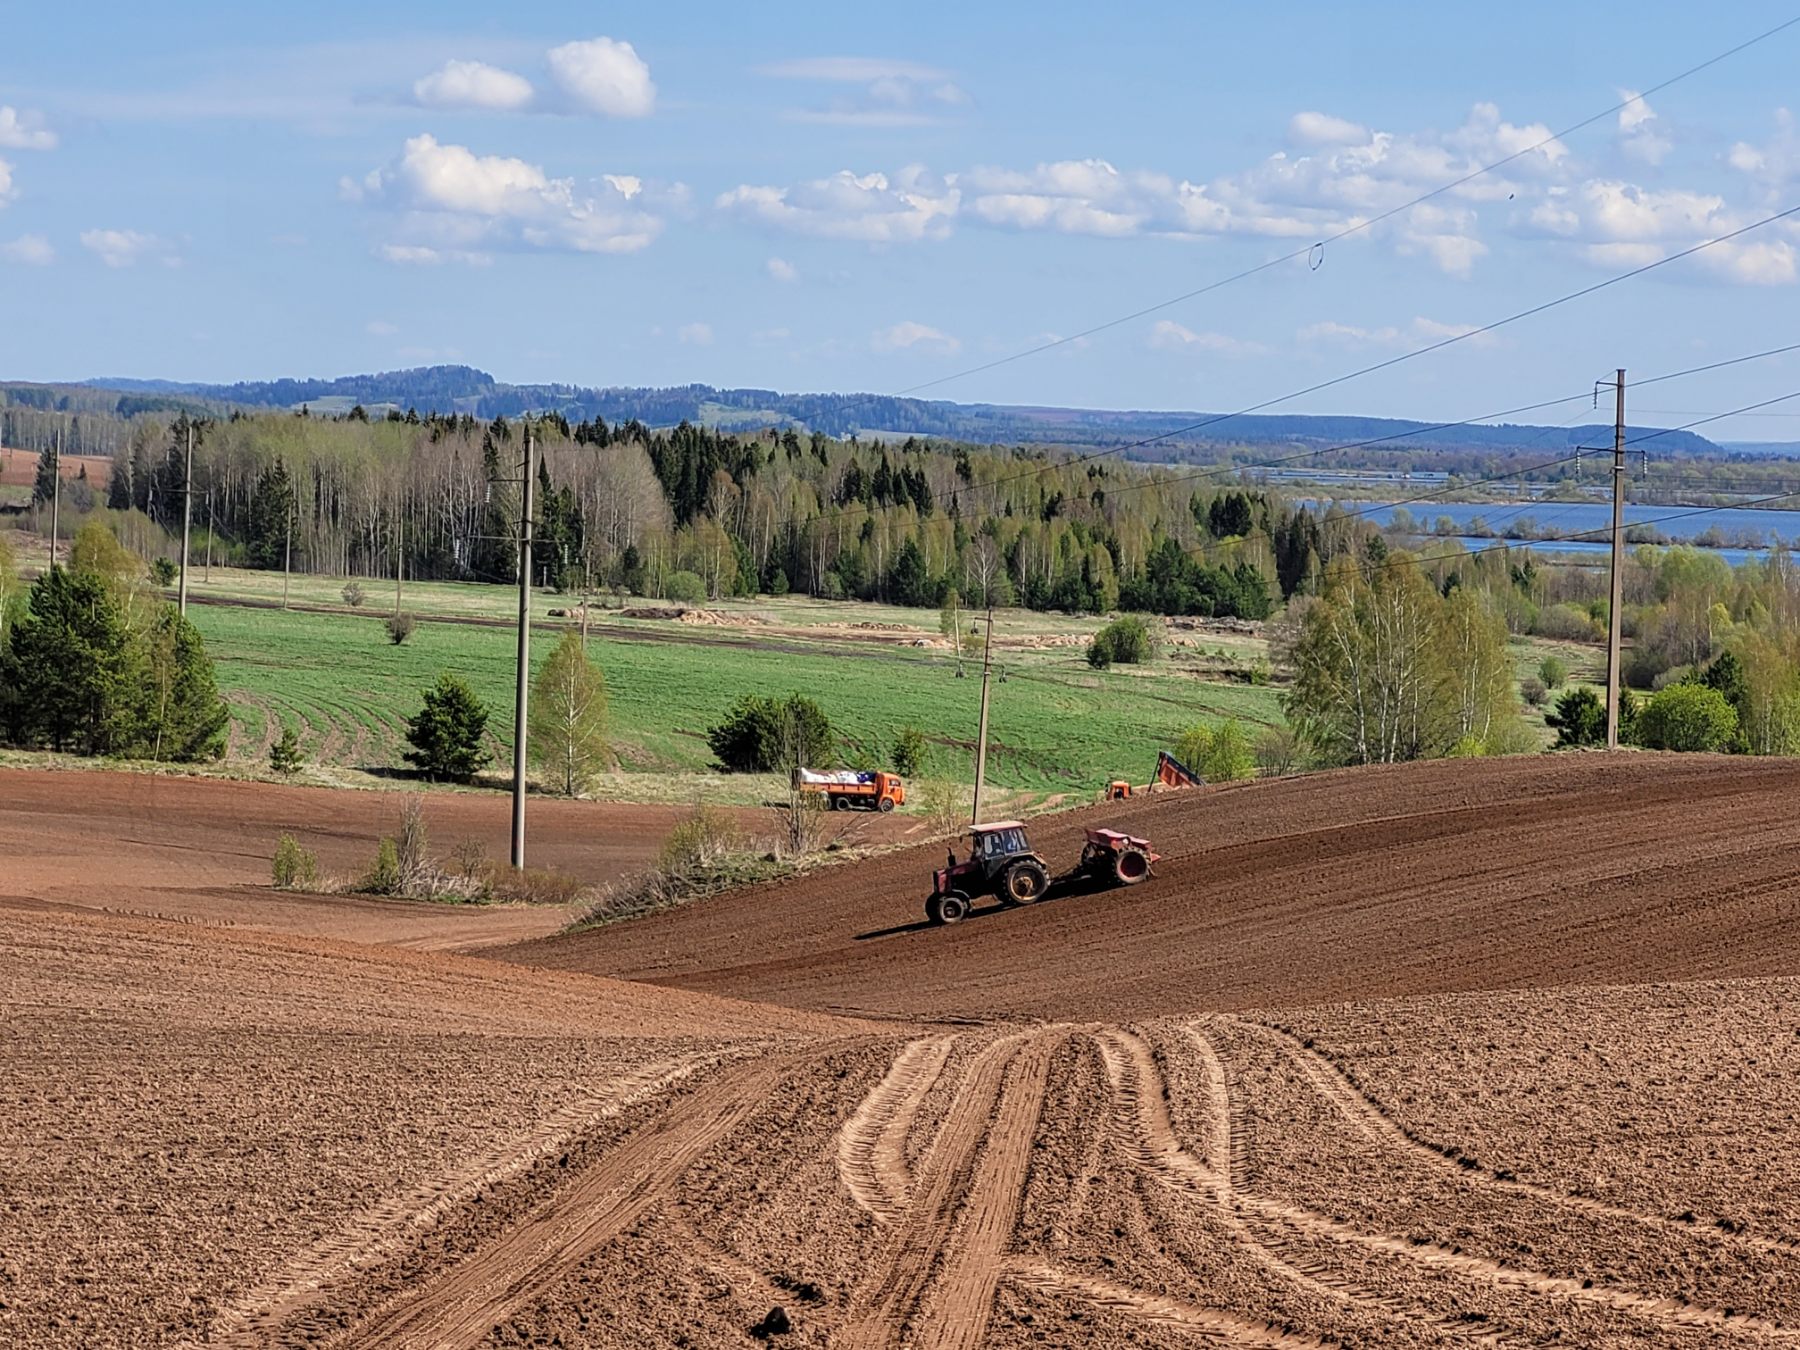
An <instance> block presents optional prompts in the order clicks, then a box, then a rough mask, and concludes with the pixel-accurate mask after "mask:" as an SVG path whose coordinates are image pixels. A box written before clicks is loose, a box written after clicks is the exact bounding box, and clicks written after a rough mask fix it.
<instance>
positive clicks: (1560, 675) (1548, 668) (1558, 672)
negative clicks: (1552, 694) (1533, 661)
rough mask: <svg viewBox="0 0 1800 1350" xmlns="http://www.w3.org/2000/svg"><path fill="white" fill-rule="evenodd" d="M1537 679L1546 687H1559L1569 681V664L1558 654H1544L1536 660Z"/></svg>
mask: <svg viewBox="0 0 1800 1350" xmlns="http://www.w3.org/2000/svg"><path fill="white" fill-rule="evenodd" d="M1537 677H1538V679H1540V680H1542V681H1543V682H1544V688H1546V689H1561V688H1562V687H1563V686H1564V685H1565V684H1567V683H1568V682H1569V665H1568V662H1566V661H1564V660H1563V659H1562V658H1561V657H1560V656H1546V657H1545V658H1544V659H1543V660H1542V661H1540V662H1538V668H1537Z"/></svg>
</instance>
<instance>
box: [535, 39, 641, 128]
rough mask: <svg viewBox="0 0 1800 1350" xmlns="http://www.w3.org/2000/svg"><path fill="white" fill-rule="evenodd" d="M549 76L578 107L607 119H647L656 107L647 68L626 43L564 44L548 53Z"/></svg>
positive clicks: (591, 40)
mask: <svg viewBox="0 0 1800 1350" xmlns="http://www.w3.org/2000/svg"><path fill="white" fill-rule="evenodd" d="M548 59H549V62H550V77H551V78H552V79H553V80H555V81H556V84H557V86H558V87H559V88H560V89H561V90H562V91H563V93H564V94H566V95H567V96H568V97H569V98H570V99H571V100H573V102H574V103H576V104H577V105H578V106H580V107H582V108H584V109H586V110H587V111H589V112H597V113H603V114H605V115H606V116H608V117H648V116H649V115H650V113H651V111H652V110H653V109H654V108H655V107H656V85H655V84H654V83H653V82H652V81H651V79H650V67H649V66H647V65H645V64H644V61H643V58H642V57H640V56H639V55H638V54H637V51H636V49H635V48H633V47H632V45H631V44H630V43H629V42H619V41H615V40H614V39H612V38H609V37H597V38H590V39H588V40H587V41H584V42H565V43H564V44H563V45H562V46H560V47H555V48H552V49H551V51H550V53H549V58H548Z"/></svg>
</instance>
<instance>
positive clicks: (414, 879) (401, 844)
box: [394, 795, 431, 893]
mask: <svg viewBox="0 0 1800 1350" xmlns="http://www.w3.org/2000/svg"><path fill="white" fill-rule="evenodd" d="M425 849H426V835H425V799H424V798H423V797H420V796H417V795H414V796H410V797H408V798H407V799H406V800H405V801H404V802H402V803H401V804H400V833H399V834H398V835H396V836H395V838H394V861H395V863H396V864H398V866H399V869H400V889H401V890H402V891H405V892H407V893H411V892H412V891H413V890H415V889H417V887H418V885H419V883H420V882H422V881H424V880H425V879H426V878H427V875H428V874H429V873H430V871H431V863H430V860H429V859H428V858H426V856H425Z"/></svg>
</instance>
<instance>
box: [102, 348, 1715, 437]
mask: <svg viewBox="0 0 1800 1350" xmlns="http://www.w3.org/2000/svg"><path fill="white" fill-rule="evenodd" d="M87 387H89V388H93V389H108V390H115V391H119V392H121V393H125V394H128V395H131V396H133V397H134V399H135V400H137V401H138V402H139V403H140V405H141V403H143V402H146V401H149V400H159V401H171V400H179V399H195V400H203V401H205V402H207V403H226V404H237V405H240V406H249V407H264V408H294V409H298V408H300V407H302V406H306V407H311V408H313V409H314V410H315V411H319V412H327V411H330V412H341V411H343V410H345V409H347V408H348V407H350V406H352V405H354V404H358V403H360V404H361V405H362V406H363V407H365V408H367V409H369V410H371V411H375V410H378V409H383V408H387V407H394V408H400V409H405V408H416V409H418V410H419V411H420V412H421V413H424V412H457V413H468V414H470V415H471V416H475V417H480V418H483V419H486V418H491V417H496V416H507V417H513V416H517V415H518V414H520V413H525V412H549V411H555V412H560V413H562V414H563V415H564V416H566V417H568V418H570V419H571V420H581V419H587V418H592V417H603V418H605V419H606V420H607V421H608V422H614V423H616V422H624V421H629V420H631V419H633V418H635V419H636V420H638V421H640V422H643V423H645V424H647V425H649V426H652V427H666V426H673V425H675V424H676V423H678V422H683V421H686V422H695V423H703V424H705V425H707V426H713V427H721V428H726V429H743V430H749V429H756V428H761V427H768V426H781V427H788V426H791V427H796V428H799V429H803V430H811V431H820V432H824V433H825V434H826V435H830V436H848V435H851V434H856V435H860V436H864V437H891V436H908V435H912V436H933V437H942V438H946V439H952V440H960V441H969V442H975V443H980V444H1028V445H1058V446H1095V447H1099V446H1129V445H1131V443H1132V442H1135V441H1141V440H1146V439H1149V438H1151V437H1166V438H1167V439H1162V440H1157V441H1156V442H1155V443H1154V444H1152V445H1148V446H1144V447H1138V448H1133V449H1131V450H1129V451H1128V452H1127V454H1128V457H1129V458H1132V459H1141V460H1180V459H1184V458H1187V457H1188V456H1187V455H1185V454H1184V453H1183V448H1184V447H1200V446H1209V447H1210V446H1220V445H1229V446H1264V445H1296V446H1301V447H1305V446H1310V445H1320V444H1337V445H1341V444H1346V443H1349V442H1354V441H1365V440H1373V439H1376V438H1392V437H1396V436H1404V437H1405V438H1406V439H1405V441H1404V444H1406V445H1407V446H1409V447H1416V448H1420V449H1443V450H1463V451H1468V450H1475V451H1495V452H1504V451H1509V450H1525V449H1531V450H1544V451H1551V450H1555V449H1558V448H1567V447H1569V446H1574V445H1594V446H1610V445H1611V444H1612V428H1611V426H1598V425H1596V426H1578V427H1542V426H1524V425H1512V424H1502V425H1496V426H1466V427H1455V428H1450V429H1446V430H1441V431H1440V430H1436V429H1433V428H1432V424H1430V423H1425V422H1413V421H1407V420H1405V419H1398V418H1382V417H1329V416H1327V417H1318V416H1298V415H1275V416H1267V415H1261V416H1249V417H1225V418H1221V419H1219V420H1216V421H1215V420H1213V419H1214V418H1215V417H1217V416H1218V415H1217V414H1211V413H1206V412H1147V411H1128V410H1108V409H1099V408H1054V407H1034V406H1012V405H1006V404H996V403H951V402H947V401H943V400H929V399H914V398H894V397H890V396H888V395H885V394H783V393H778V392H777V391H775V390H773V389H715V388H714V387H712V386H711V385H705V384H689V385H682V386H679V387H676V388H669V389H649V388H616V387H615V388H586V387H583V386H579V385H567V384H516V385H515V384H502V383H500V382H499V381H497V380H495V379H494V377H493V376H492V375H489V374H488V373H487V372H486V371H482V370H477V369H475V368H474V367H472V366H427V367H423V368H420V369H417V370H395V371H387V372H383V373H380V374H374V375H347V376H344V377H342V378H339V379H330V380H321V379H308V380H295V379H282V380H264V381H251V382H245V383H240V384H193V383H178V382H174V381H167V380H132V379H116V378H115V379H100V380H92V381H88V382H87ZM1197 423H1207V425H1205V426H1202V427H1198V428H1197V429H1196V430H1193V431H1188V430H1187V428H1189V427H1194V426H1195V424H1197ZM1650 430H1654V428H1632V430H1631V435H1632V436H1634V437H1636V436H1641V435H1643V434H1645V433H1646V432H1648V431H1650ZM1656 448H1657V450H1658V451H1659V452H1660V453H1662V454H1665V455H1720V454H1725V453H1727V451H1726V450H1725V449H1723V448H1721V447H1720V446H1718V445H1716V444H1714V443H1713V442H1712V441H1709V440H1707V439H1706V438H1705V437H1703V436H1696V435H1694V434H1693V433H1692V432H1686V431H1680V432H1670V433H1668V434H1667V435H1664V436H1659V437H1657V438H1656Z"/></svg>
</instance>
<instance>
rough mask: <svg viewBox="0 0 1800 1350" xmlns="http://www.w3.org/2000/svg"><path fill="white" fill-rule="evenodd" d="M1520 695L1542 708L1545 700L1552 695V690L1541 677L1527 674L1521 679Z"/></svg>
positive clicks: (1531, 703) (1535, 706)
mask: <svg viewBox="0 0 1800 1350" xmlns="http://www.w3.org/2000/svg"><path fill="white" fill-rule="evenodd" d="M1519 697H1520V698H1522V699H1524V700H1525V701H1526V702H1527V703H1529V704H1530V705H1531V706H1532V707H1534V708H1541V707H1543V706H1544V702H1545V700H1547V699H1548V698H1549V697H1550V691H1549V689H1547V688H1546V687H1545V685H1544V681H1543V679H1542V678H1541V677H1539V676H1537V675H1527V676H1526V677H1525V678H1524V679H1522V680H1520V681H1519Z"/></svg>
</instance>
